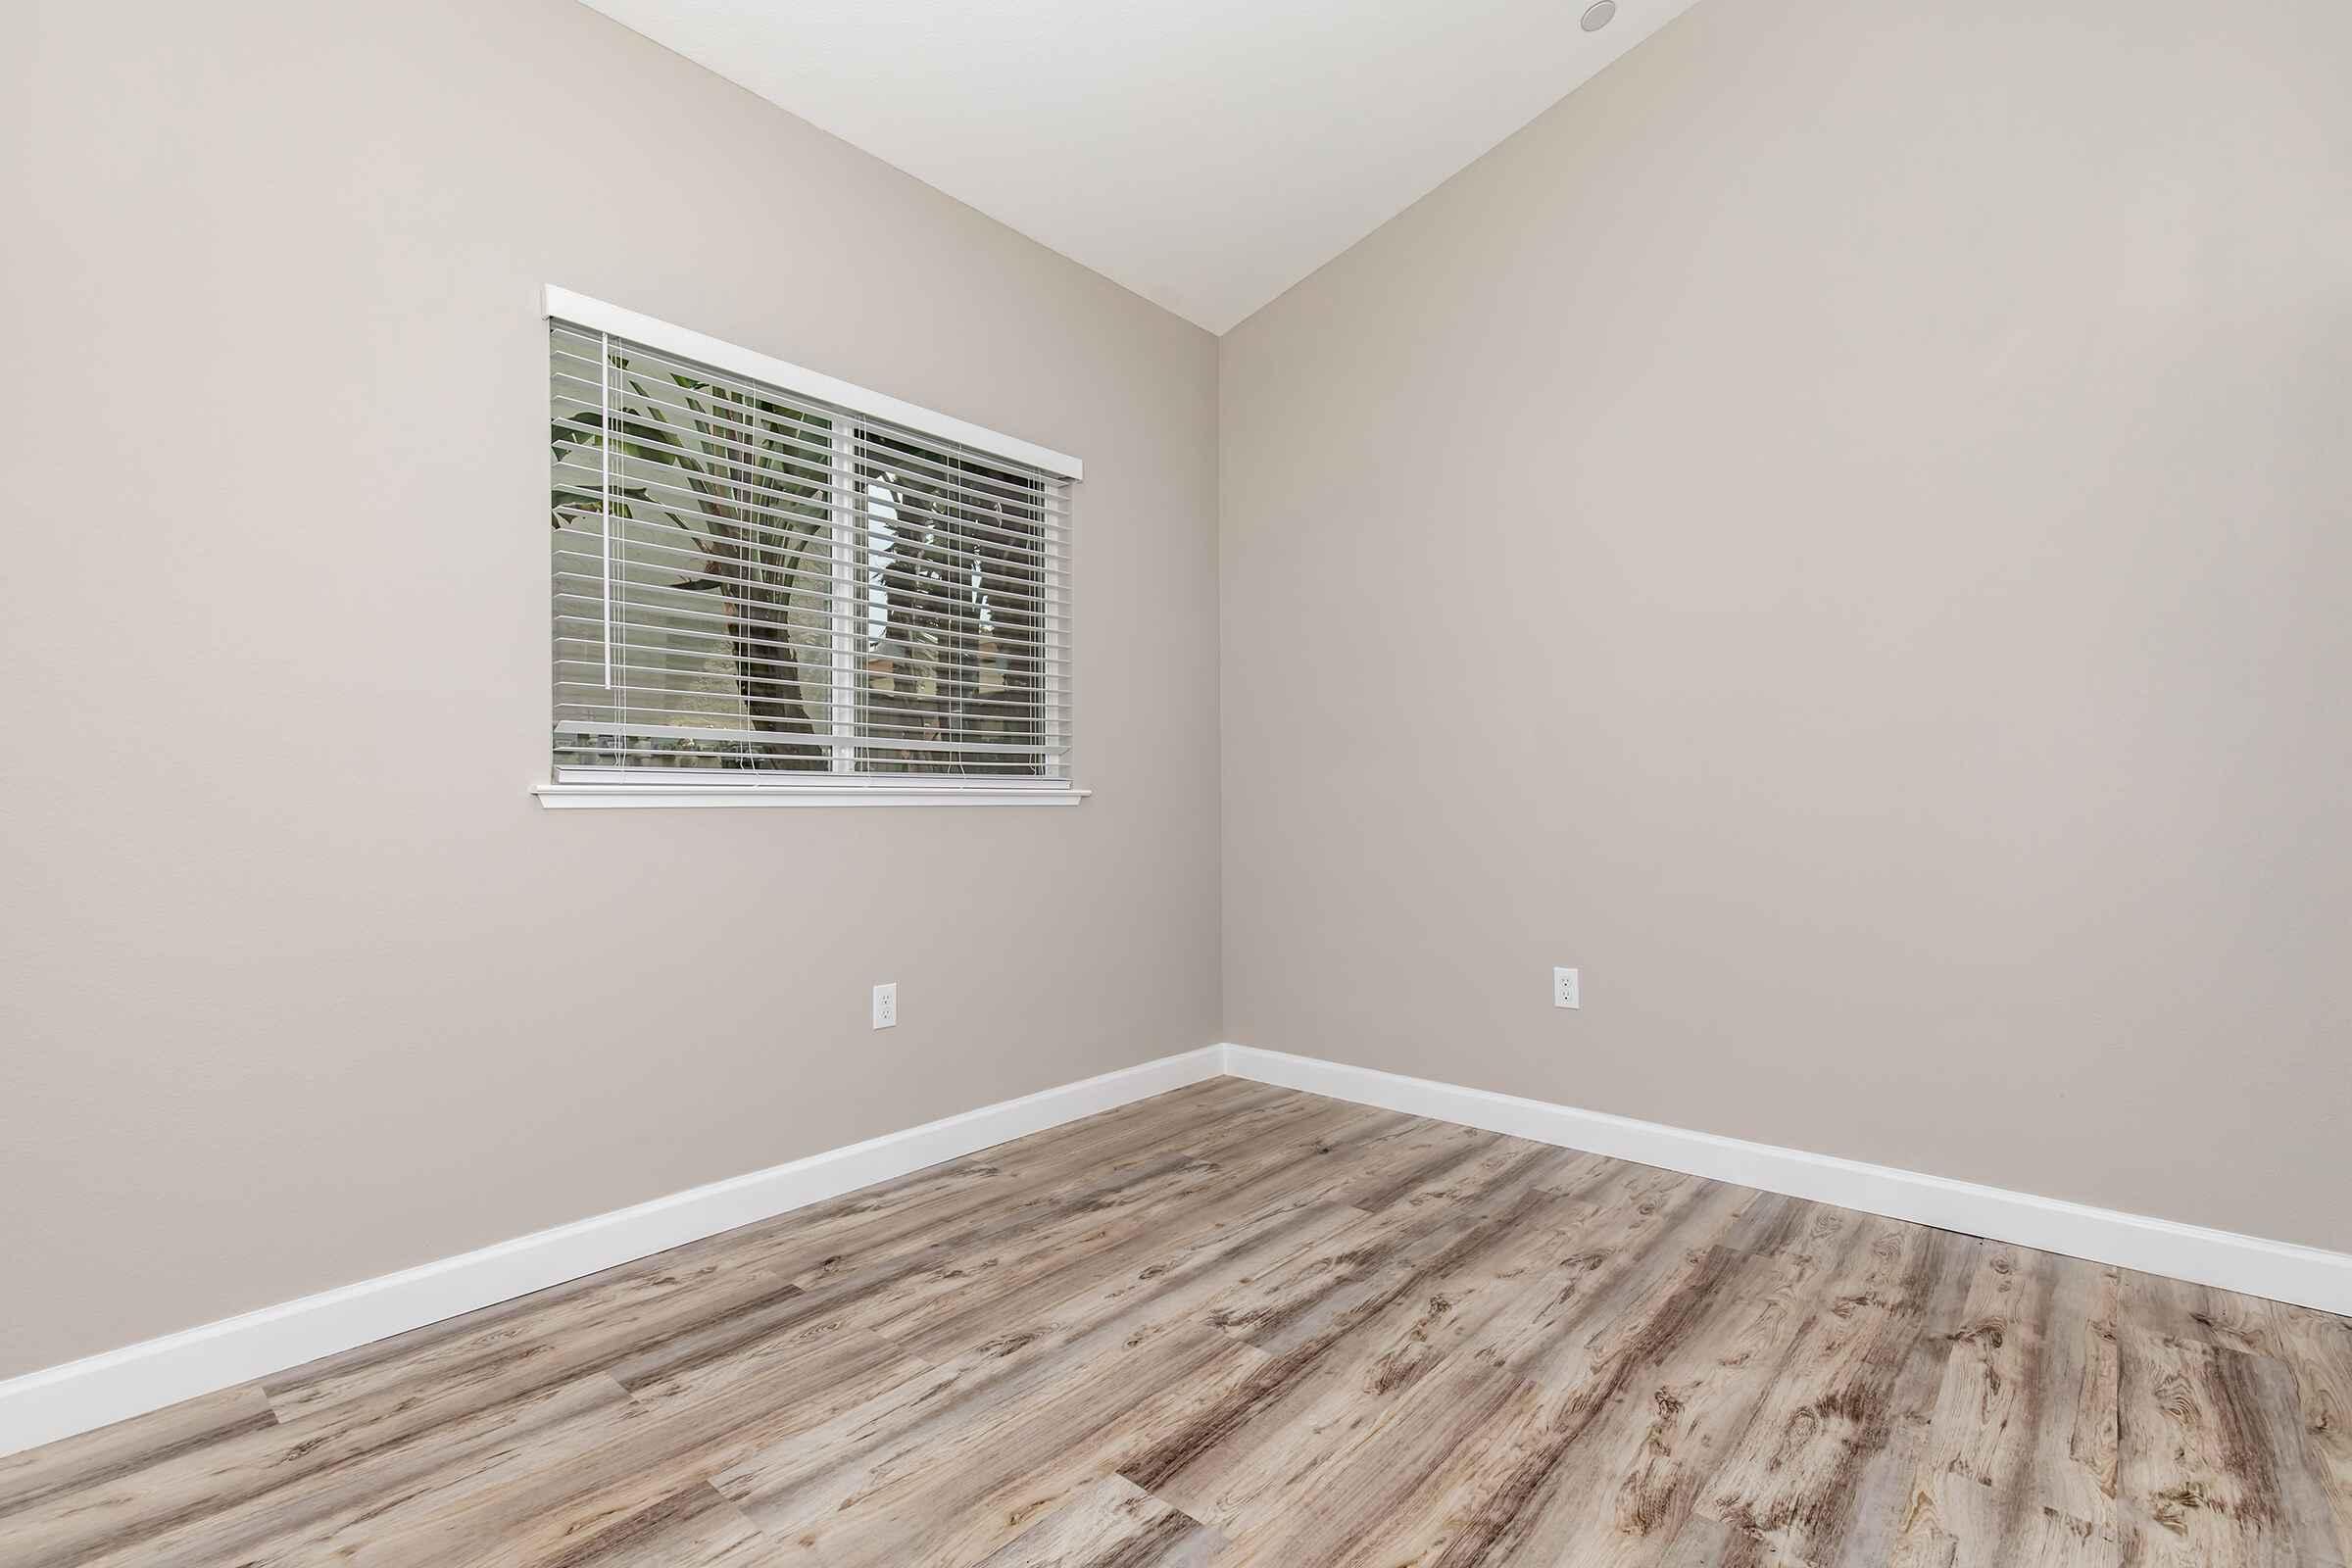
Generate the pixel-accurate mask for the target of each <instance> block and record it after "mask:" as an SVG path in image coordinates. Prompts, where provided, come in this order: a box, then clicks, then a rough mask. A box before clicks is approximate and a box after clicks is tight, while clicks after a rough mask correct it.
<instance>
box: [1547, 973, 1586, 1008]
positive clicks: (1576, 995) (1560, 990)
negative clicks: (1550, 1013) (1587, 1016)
mask: <svg viewBox="0 0 2352 1568" xmlns="http://www.w3.org/2000/svg"><path fill="white" fill-rule="evenodd" d="M1551 1005H1553V1006H1555V1007H1581V1006H1583V1005H1585V1004H1584V993H1583V990H1582V985H1581V982H1579V981H1578V979H1577V978H1576V971H1575V970H1574V969H1554V970H1552V971H1551Z"/></svg>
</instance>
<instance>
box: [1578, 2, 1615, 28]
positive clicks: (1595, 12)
mask: <svg viewBox="0 0 2352 1568" xmlns="http://www.w3.org/2000/svg"><path fill="white" fill-rule="evenodd" d="M1616 16H1617V0H1593V3H1592V4H1591V5H1589V6H1587V7H1585V19H1584V23H1583V26H1584V29H1585V30H1586V31H1587V32H1598V31H1599V30H1600V29H1601V28H1603V27H1605V26H1607V25H1609V24H1610V22H1612V21H1613V20H1615V18H1616Z"/></svg>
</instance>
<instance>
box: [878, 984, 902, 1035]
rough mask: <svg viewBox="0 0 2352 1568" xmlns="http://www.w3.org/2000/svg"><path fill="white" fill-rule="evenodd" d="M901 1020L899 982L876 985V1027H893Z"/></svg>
mask: <svg viewBox="0 0 2352 1568" xmlns="http://www.w3.org/2000/svg"><path fill="white" fill-rule="evenodd" d="M898 1022H899V983H898V982H897V981H896V980H893V981H891V982H890V983H889V984H888V985H879V986H876V987H874V1027H875V1028H877V1029H893V1028H896V1027H898Z"/></svg>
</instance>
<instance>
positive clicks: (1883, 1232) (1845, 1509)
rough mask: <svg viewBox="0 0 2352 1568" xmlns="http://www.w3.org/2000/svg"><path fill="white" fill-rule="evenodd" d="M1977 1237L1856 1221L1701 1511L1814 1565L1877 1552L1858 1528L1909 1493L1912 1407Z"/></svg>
mask: <svg viewBox="0 0 2352 1568" xmlns="http://www.w3.org/2000/svg"><path fill="white" fill-rule="evenodd" d="M1980 1246H1981V1244H1979V1243H1977V1242H1975V1241H1973V1240H1972V1239H1970V1238H1966V1237H1958V1236H1953V1235H1951V1234H1949V1233H1948V1232H1943V1231H1933V1230H1927V1229H1924V1228H1922V1227H1919V1226H1912V1225H1902V1224H1899V1223H1897V1222H1894V1221H1888V1220H1871V1221H1868V1222H1867V1223H1861V1224H1855V1225H1852V1226H1849V1227H1847V1230H1846V1233H1845V1238H1844V1241H1843V1244H1842V1250H1840V1251H1839V1252H1838V1255H1837V1256H1836V1258H1835V1259H1834V1260H1833V1261H1832V1262H1831V1263H1830V1264H1829V1266H1828V1267H1827V1268H1826V1269H1824V1270H1823V1272H1821V1273H1820V1274H1819V1275H1817V1276H1816V1277H1815V1278H1814V1280H1813V1281H1812V1282H1811V1283H1810V1286H1809V1292H1810V1294H1809V1298H1808V1313H1809V1315H1808V1316H1807V1318H1806V1320H1805V1323H1804V1326H1803V1328H1802V1330H1801V1331H1800V1332H1799V1334H1798V1336H1797V1338H1796V1342H1795V1344H1794V1346H1793V1348H1791V1350H1790V1352H1789V1357H1788V1359H1787V1360H1786V1362H1785V1363H1784V1364H1783V1366H1782V1367H1781V1369H1780V1370H1779V1372H1778V1374H1777V1375H1776V1377H1775V1378H1774V1380H1773V1383H1772V1387H1771V1390H1770V1392H1769V1393H1768V1395H1767V1397H1766V1398H1765V1400H1764V1403H1763V1406H1762V1408H1760V1409H1759V1410H1758V1412H1757V1414H1756V1417H1755V1419H1754V1420H1753V1421H1752V1422H1751V1423H1750V1424H1749V1426H1748V1428H1747V1430H1746V1432H1745V1433H1743V1434H1742V1435H1741V1437H1740V1440H1739V1442H1738V1443H1737V1444H1735V1445H1734V1446H1733V1447H1732V1448H1731V1450H1730V1451H1729V1452H1728V1453H1727V1454H1726V1455H1725V1458H1724V1462H1723V1465H1722V1468H1721V1470H1720V1472H1719V1473H1718V1475H1717V1476H1716V1477H1715V1478H1714V1479H1713V1480H1712V1481H1711V1482H1710V1483H1709V1485H1708V1487H1707V1495H1706V1496H1705V1498H1704V1499H1703V1500H1702V1502H1701V1504H1700V1509H1701V1511H1702V1512H1705V1513H1707V1514H1709V1515H1711V1516H1713V1517H1715V1518H1719V1519H1722V1520H1724V1521H1726V1522H1727V1523H1730V1524H1733V1525H1735V1526H1737V1527H1739V1528H1740V1529H1742V1530H1745V1531H1747V1532H1748V1533H1750V1534H1752V1535H1755V1536H1757V1537H1760V1538H1761V1539H1763V1540H1765V1541H1767V1542H1770V1543H1772V1544H1774V1545H1775V1546H1776V1548H1777V1549H1779V1550H1780V1551H1781V1552H1782V1553H1783V1554H1784V1555H1786V1556H1788V1557H1790V1558H1792V1559H1794V1560H1796V1561H1799V1562H1804V1563H1808V1564H1811V1565H1812V1568H1842V1565H1843V1563H1845V1562H1846V1561H1848V1560H1867V1558H1868V1555H1869V1553H1868V1552H1867V1551H1862V1552H1857V1551H1856V1550H1854V1549H1853V1548H1854V1542H1853V1539H1852V1538H1854V1537H1855V1536H1856V1534H1857V1533H1858V1532H1862V1531H1870V1532H1879V1531H1884V1530H1886V1529H1887V1521H1888V1516H1889V1514H1896V1515H1898V1516H1899V1512H1900V1510H1902V1509H1903V1508H1904V1507H1905V1506H1906V1505H1907V1503H1908V1501H1909V1498H1910V1495H1911V1488H1910V1487H1909V1484H1908V1483H1909V1480H1910V1476H1911V1473H1912V1471H1913V1469H1914V1468H1915V1462H1914V1461H1913V1460H1912V1456H1911V1453H1910V1451H1909V1445H1910V1444H1911V1443H1912V1442H1913V1441H1915V1439H1916V1428H1915V1427H1914V1426H1913V1425H1911V1424H1910V1423H1908V1422H1906V1421H1905V1420H1904V1413H1905V1411H1906V1408H1910V1407H1915V1406H1914V1401H1916V1404H1917V1405H1919V1406H1924V1405H1926V1404H1928V1403H1929V1402H1930V1401H1932V1400H1933V1399H1934V1397H1935V1395H1936V1389H1937V1388H1938V1387H1939V1386H1940V1382H1941V1378H1942V1365H1941V1357H1942V1355H1943V1354H1944V1353H1945V1351H1947V1350H1948V1344H1945V1343H1942V1342H1941V1338H1940V1336H1938V1335H1937V1334H1936V1333H1935V1327H1936V1323H1937V1322H1938V1320H1939V1318H1940V1319H1942V1320H1943V1321H1946V1322H1956V1321H1957V1318H1958V1308H1959V1306H1960V1304H1961V1302H1962V1301H1963V1299H1964V1297H1965V1291H1966V1278H1967V1275H1966V1269H1967V1267H1968V1265H1969V1264H1970V1263H1971V1262H1973V1260H1974V1252H1975V1250H1976V1249H1978V1248H1979V1247H1980ZM1898 1440H1900V1441H1899V1442H1898ZM1881 1560H1884V1559H1883V1558H1882V1559H1881Z"/></svg>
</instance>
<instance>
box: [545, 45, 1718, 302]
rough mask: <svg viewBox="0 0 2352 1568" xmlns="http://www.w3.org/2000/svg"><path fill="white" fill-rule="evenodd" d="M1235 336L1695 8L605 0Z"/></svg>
mask: <svg viewBox="0 0 2352 1568" xmlns="http://www.w3.org/2000/svg"><path fill="white" fill-rule="evenodd" d="M586 3H587V4H589V5H591V6H593V7H595V8H596V9H597V10H599V11H602V12H604V13H606V14H607V15H609V16H611V17H613V18H614V19H616V20H618V21H619V22H622V23H624V24H626V25H628V26H630V27H633V28H635V29H636V30H637V31H639V32H642V33H644V34H645V35H646V36H648V37H650V38H652V39H654V40H655V41H657V42H659V43H662V44H664V45H666V46H668V47H669V48H671V49H673V50H675V51H677V52H678V53H679V54H682V55H685V56H686V57H687V58H689V59H691V60H694V61H697V62H699V63H700V64H702V65H704V66H707V67H709V68H710V69H711V70H712V71H714V72H716V73H719V74H720V75H722V76H725V77H727V78H728V79H729V80H731V81H734V82H737V83H739V84H740V85H742V86H744V87H748V88H750V89H751V90H752V91H754V92H756V93H759V94H760V95H761V96H762V97H765V98H767V99H769V100H771V101H772V102H774V103H776V104H779V105H781V106H782V107H784V108H785V109H788V110H790V111H792V113H794V114H796V115H799V116H801V117H802V118H803V119H805V120H809V121H811V122H813V123H816V124H818V125H820V126H822V127H823V128H825V129H826V130H829V131H831V132H833V133H834V134H835V135H837V136H840V137H841V138H842V139H844V140H845V141H848V142H851V143H853V144H854V145H856V146H858V147H861V148H863V149H865V150H866V151H867V152H870V153H872V154H874V155H875V156H876V157H878V158H881V159H883V160H884V161H886V162H888V163H890V164H893V165H895V166H897V167H898V168H900V169H903V170H905V171H906V172H908V173H910V174H913V175H914V176H915V177H917V178H919V179H922V180H924V181H926V182H928V183H929V184H932V185H934V186H937V187H938V188H939V189H941V190H943V191H946V192H947V193H948V194H949V195H951V196H954V197H956V198H957V199H959V200H961V201H964V202H967V203H969V204H970V205H971V206H973V207H976V208H978V209H979V210H980V211H982V212H984V213H987V214H988V215H990V216H991V217H993V218H996V219H998V220H999V221H1003V222H1005V223H1007V224H1009V225H1011V226H1012V227H1014V228H1016V229H1019V230H1020V231H1021V232H1023V233H1025V234H1027V235H1029V236H1030V237H1031V238H1033V239H1036V240H1038V241H1040V242H1042V243H1043V244H1046V245H1049V246H1051V247H1053V248H1054V250H1057V251H1059V252H1061V253H1062V254H1063V255H1065V256H1068V257H1070V258H1072V259H1073V260H1075V261H1078V262H1081V263H1083V264H1085V265H1086V266H1088V267H1091V268H1093V269H1094V270H1097V271H1099V272H1102V273H1103V274H1104V275H1106V276H1108V277H1110V278H1113V279H1115V280H1116V281H1118V282H1120V283H1123V284H1125V285H1126V286H1127V287H1129V288H1131V289H1133V290H1135V291H1136V292H1137V293H1139V294H1141V295H1143V296H1144V297H1146V298H1147V299H1150V300H1153V301H1155V302H1157V303H1158V304H1160V305H1163V306H1165V307H1166V308H1167V309H1169V310H1171V311H1174V312H1176V313H1177V314H1178V315H1180V316H1183V317H1186V318H1187V319H1191V320H1193V321H1197V322H1199V323H1200V324H1201V325H1202V326H1204V327H1206V328H1208V329H1209V330H1210V331H1212V332H1223V331H1224V330H1225V329H1226V328H1228V327H1230V326H1232V325H1234V324H1235V323H1236V322H1238V321H1240V320H1242V319H1244V318H1246V317H1248V316H1249V315H1250V313H1251V312H1253V311H1255V310H1256V309H1257V308H1258V307H1259V306H1261V305H1263V304H1265V303H1266V302H1267V301H1268V300H1270V299H1272V298H1274V297H1275V296H1276V295H1277V294H1280V293H1281V292H1282V291H1283V290H1284V289H1286V288H1288V287H1290V286H1291V285H1292V284H1293V283H1296V282H1297V281H1299V279H1300V278H1302V277H1304V276H1305V275H1306V274H1307V273H1309V272H1311V271H1313V270H1315V269H1316V268H1318V267H1320V266H1322V265H1323V264H1324V263H1325V262H1327V261H1329V260H1331V258H1333V257H1334V256H1337V255H1338V254H1339V253H1340V252H1342V251H1344V250H1346V249H1347V248H1348V246H1350V245H1352V244H1354V243H1355V242H1356V241H1357V240H1359V239H1361V238H1363V236H1364V235H1366V234H1368V233H1370V232H1371V231H1372V230H1373V229H1374V228H1377V227H1378V226H1379V225H1380V224H1381V223H1383V222H1385V221H1387V220H1389V219H1390V218H1392V217H1394V216H1395V215H1396V214H1397V213H1398V212H1400V211H1402V210H1403V209H1404V208H1406V207H1407V206H1410V205H1411V204H1412V203H1413V202H1414V201H1415V200H1417V199H1418V198H1419V197H1421V196H1422V195H1424V194H1426V193H1427V192H1428V191H1430V190H1431V189H1432V188H1434V187H1435V186H1437V185H1438V184H1440V183H1441V182H1443V181H1444V180H1445V179H1446V177H1447V176H1448V175H1450V174H1452V173H1453V172H1455V171H1457V170H1459V169H1461V168H1462V167H1463V166H1464V165H1466V164H1468V163H1470V162H1471V161H1472V160H1474V159H1476V158H1477V157H1478V156H1479V155H1480V154H1481V153H1484V152H1486V151H1487V150H1488V149H1489V148H1491V147H1493V146H1494V145H1495V143H1497V142H1499V141H1501V140H1502V139H1503V138H1504V137H1506V136H1508V135H1509V134H1510V133H1511V132H1512V131H1514V130H1516V129H1518V128H1519V127H1520V126H1521V125H1523V124H1525V123H1527V122H1528V121H1530V120H1532V119H1534V118H1535V117H1536V116H1537V115H1539V114H1541V113H1542V112H1543V111H1544V109H1546V108H1548V107H1550V105H1552V104H1553V103H1555V102H1557V101H1558V100H1559V99H1560V98H1561V97H1562V96H1563V95H1564V94H1566V93H1568V92H1570V91H1571V90H1573V89H1574V88H1575V87H1577V86H1578V85H1579V84H1581V83H1583V82H1584V81H1586V80H1587V79H1588V78H1590V77H1591V76H1592V75H1593V73H1595V72H1597V71H1599V70H1600V69H1601V68H1602V67H1603V66H1605V65H1607V64H1608V63H1609V62H1610V61H1612V60H1614V59H1616V58H1617V57H1618V56H1619V55H1621V54H1623V53H1625V51H1626V50H1628V49H1630V48H1632V47H1633V46H1634V45H1635V44H1637V43H1639V42H1641V41H1642V39H1643V38H1645V37H1647V36H1648V35H1649V34H1650V33H1651V32H1653V31H1655V30H1656V29H1657V28H1658V27H1660V26H1662V25H1664V24H1665V23H1667V22H1668V21H1669V20H1671V19H1672V18H1673V17H1675V16H1676V15H1678V14H1679V13H1681V12H1682V11H1684V10H1686V9H1687V8H1688V7H1689V6H1690V5H1691V3H1692V0H1618V12H1617V15H1616V17H1615V18H1614V20H1613V21H1611V22H1610V23H1609V25H1606V26H1604V27H1601V28H1599V29H1598V30H1597V31H1587V30H1585V28H1584V27H1583V26H1582V25H1580V18H1581V17H1582V15H1583V13H1584V11H1585V9H1586V7H1587V6H1588V5H1589V4H1590V0H1185V3H1182V4H1178V3H1175V0H586Z"/></svg>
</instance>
